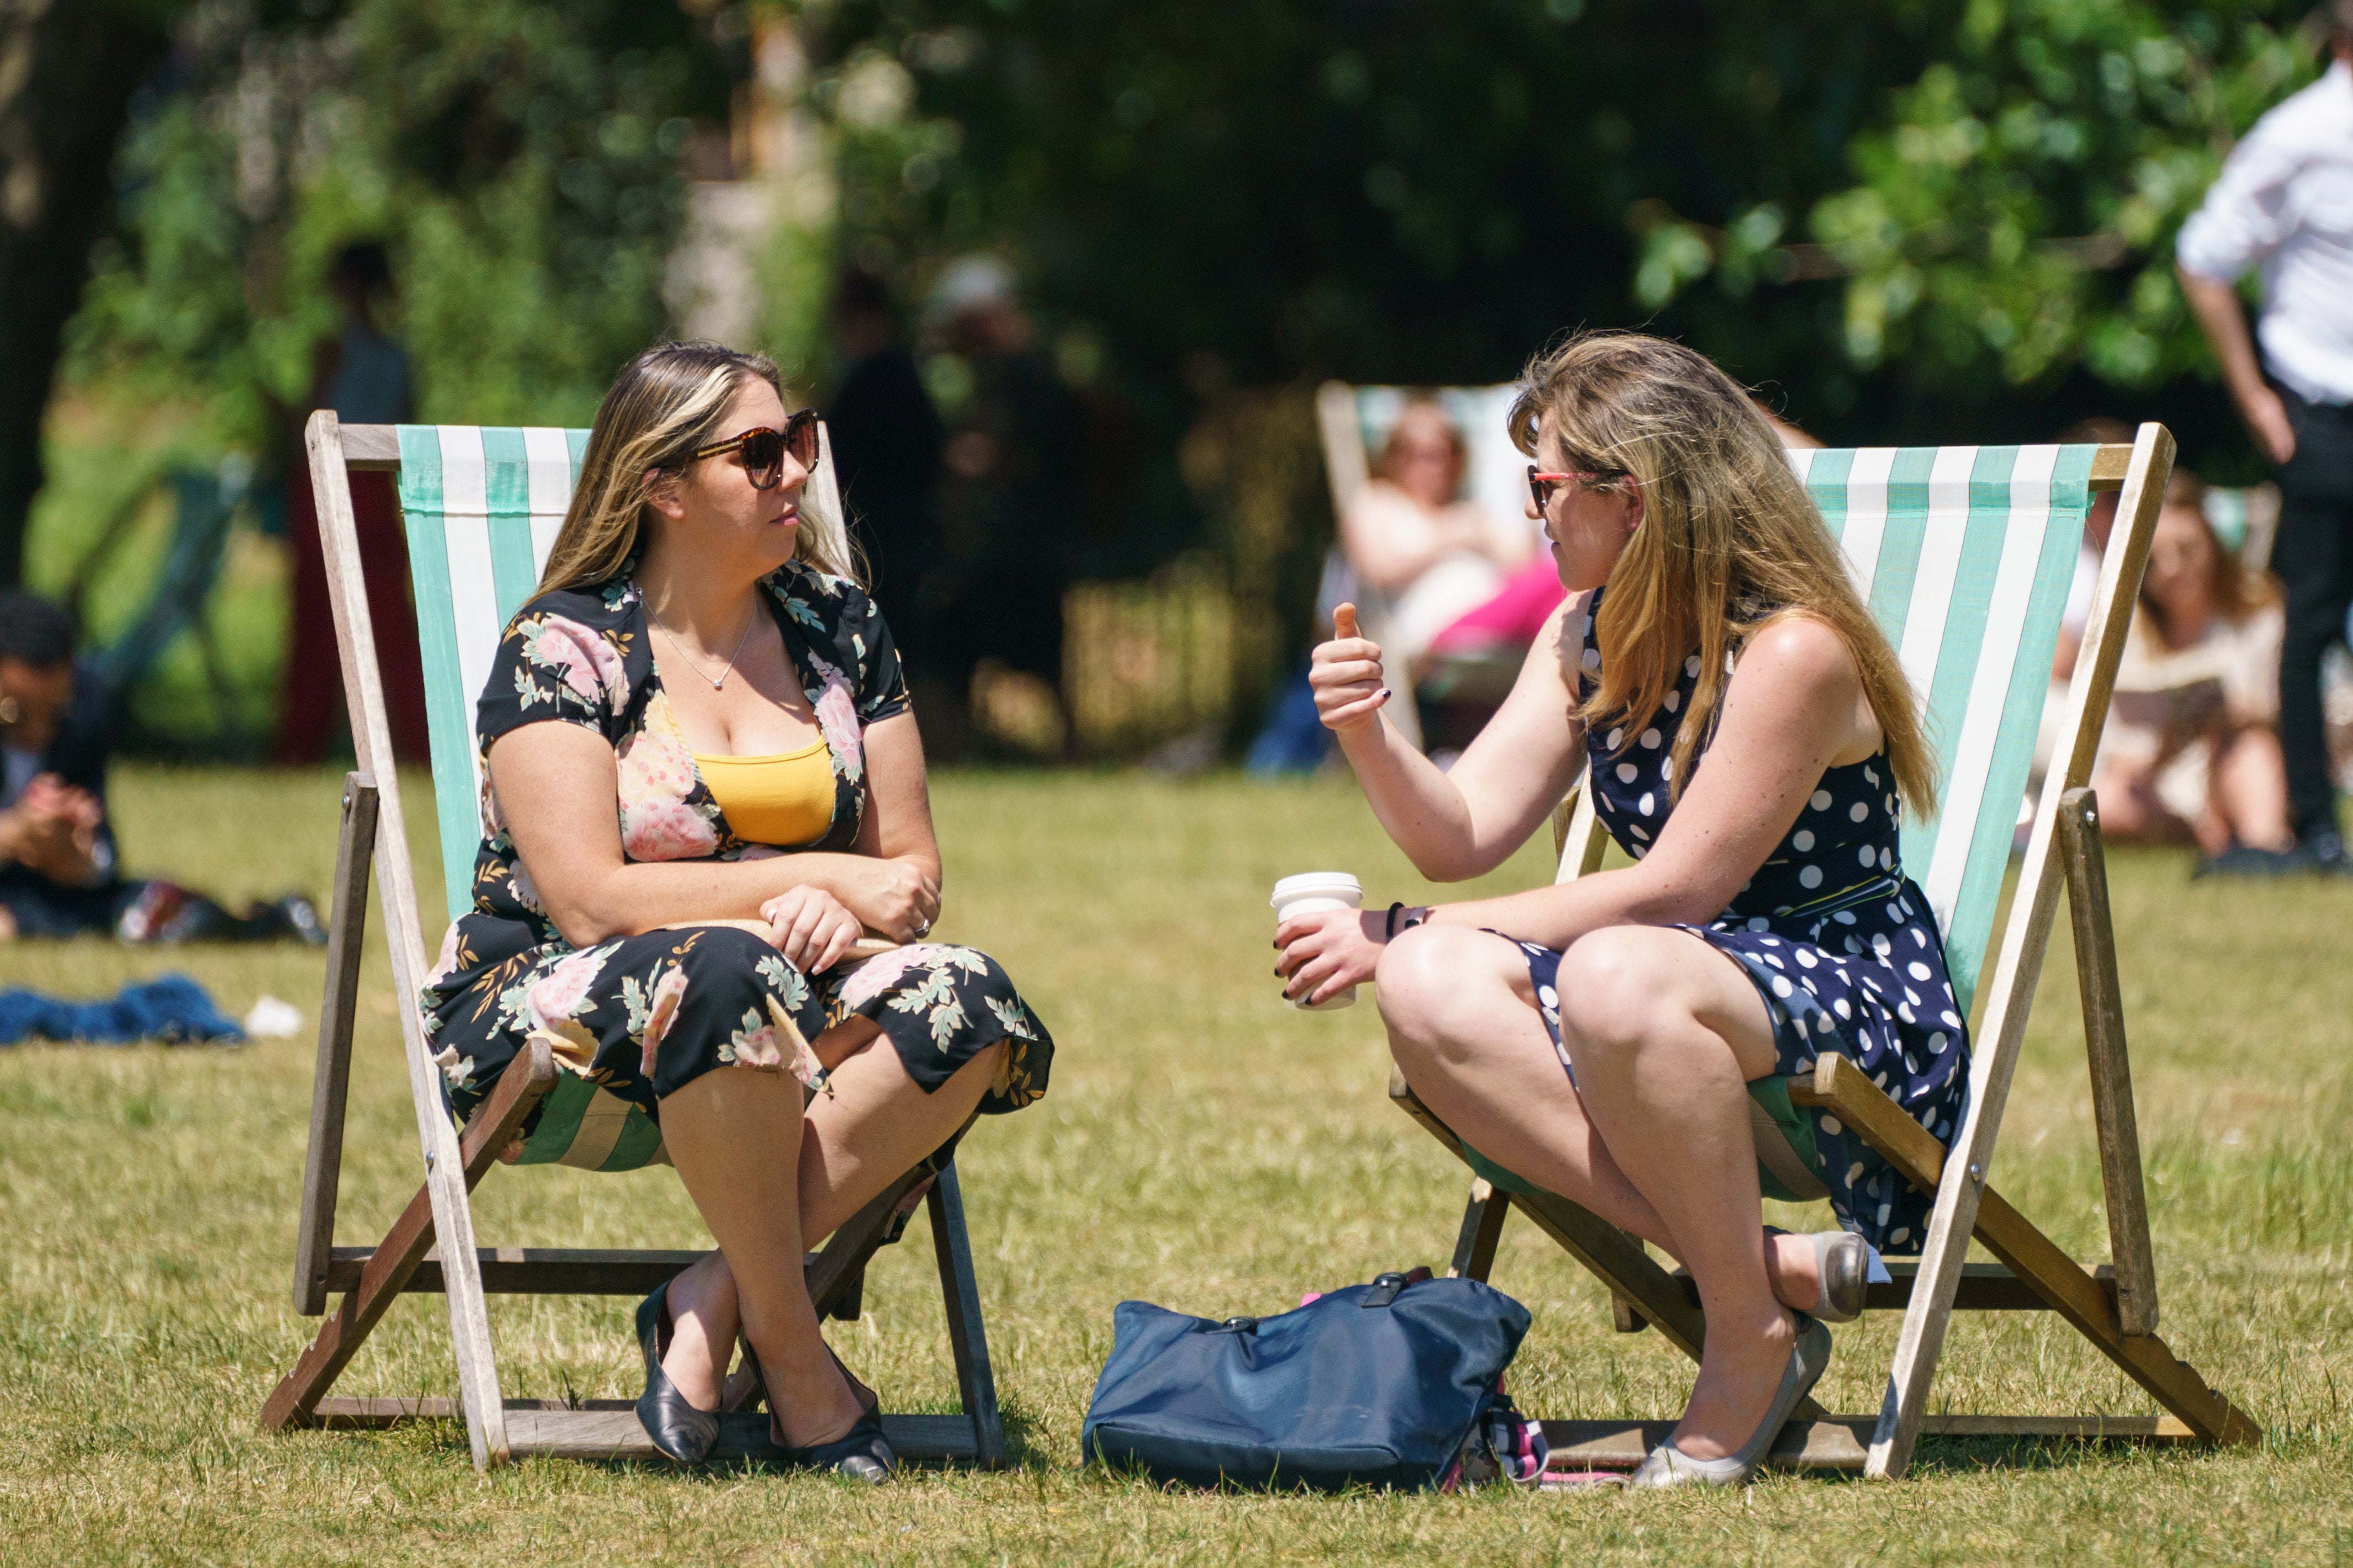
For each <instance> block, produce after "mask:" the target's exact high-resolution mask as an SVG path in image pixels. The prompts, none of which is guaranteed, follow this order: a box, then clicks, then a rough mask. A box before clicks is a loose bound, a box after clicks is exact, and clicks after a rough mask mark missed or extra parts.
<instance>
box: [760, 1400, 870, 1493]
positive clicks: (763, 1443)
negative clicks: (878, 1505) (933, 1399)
mask: <svg viewBox="0 0 2353 1568" xmlns="http://www.w3.org/2000/svg"><path fill="white" fill-rule="evenodd" d="M719 1421H720V1425H721V1426H722V1427H723V1436H724V1438H725V1442H724V1444H723V1447H724V1448H725V1450H726V1452H727V1453H728V1454H729V1455H730V1456H741V1457H742V1458H746V1459H757V1460H758V1461H760V1462H761V1463H762V1464H766V1465H776V1466H778V1467H780V1468H785V1469H791V1470H831V1471H832V1472H833V1473H834V1474H836V1475H838V1476H846V1477H848V1478H849V1479H851V1480H853V1481H863V1482H865V1483H866V1484H867V1485H868V1486H874V1487H879V1486H881V1484H882V1483H883V1482H884V1481H887V1480H889V1479H891V1478H892V1476H893V1475H895V1474H897V1473H898V1469H899V1456H898V1455H896V1454H894V1453H892V1451H891V1443H890V1439H888V1438H886V1437H884V1436H882V1417H881V1415H877V1414H876V1413H875V1412H873V1411H871V1410H869V1411H867V1412H866V1413H865V1414H864V1415H860V1417H859V1418H858V1419H857V1420H856V1421H855V1422H853V1423H852V1424H851V1426H850V1428H849V1431H847V1432H845V1433H843V1434H842V1435H841V1436H839V1437H836V1438H835V1439H834V1440H833V1441H832V1442H830V1443H814V1444H811V1445H810V1446H809V1447H806V1448H787V1447H785V1446H784V1445H783V1444H782V1443H779V1442H777V1441H776V1429H775V1427H774V1426H772V1425H771V1418H770V1417H769V1416H768V1415H766V1414H765V1412H762V1413H758V1414H754V1413H753V1412H751V1411H736V1410H731V1411H729V1412H727V1413H726V1414H725V1415H722V1416H721V1417H720V1418H719Z"/></svg>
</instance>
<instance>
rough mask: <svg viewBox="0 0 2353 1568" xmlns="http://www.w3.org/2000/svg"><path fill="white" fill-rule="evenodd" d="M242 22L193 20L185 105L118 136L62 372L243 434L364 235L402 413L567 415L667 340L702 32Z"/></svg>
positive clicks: (172, 105)
mask: <svg viewBox="0 0 2353 1568" xmlns="http://www.w3.org/2000/svg"><path fill="white" fill-rule="evenodd" d="M254 21H255V18H254V17H253V16H250V15H249V14H248V13H247V12H245V11H243V10H241V9H240V8H238V7H237V6H234V5H227V4H225V3H216V4H213V5H206V6H200V7H199V8H198V11H197V14H196V16H195V17H194V18H193V19H192V21H191V22H190V24H189V26H188V27H187V28H186V30H185V34H184V39H185V44H186V47H185V55H186V58H187V65H186V69H187V73H188V74H187V79H186V80H185V83H183V84H181V85H182V87H183V89H184V90H181V91H178V92H175V93H171V94H169V95H157V96H155V97H154V98H153V100H151V101H150V102H148V103H147V105H146V106H145V109H144V111H143V112H142V115H141V117H140V119H139V120H138V121H137V123H136V124H135V125H134V127H133V129H132V133H131V135H130V137H129V139H128V142H127V144H126V146H125V148H124V150H123V152H122V154H121V160H120V177H121V183H122V185H123V188H124V195H123V203H122V212H121V222H120V225H119V230H118V235H117V237H115V238H114V239H112V240H111V241H110V242H109V243H108V244H107V245H105V246H103V247H101V249H100V255H99V257H98V258H97V262H98V265H97V277H96V279H95V280H94V282H93V284H92V287H91V289H90V294H89V296H88V299H87V301H86V303H85V306H84V309H83V310H82V312H81V314H80V316H79V318H78V320H77V321H76V322H75V326H74V331H73V339H72V341H73V357H72V361H71V374H73V375H74V376H75V377H76V378H78V379H80V380H85V381H86V380H88V379H90V378H91V377H93V376H97V375H100V374H110V373H128V374H132V375H133V376H135V377H138V378H142V379H143V380H144V381H146V382H147V383H149V384H153V385H154V386H156V387H158V388H164V389H170V390H174V391H179V392H182V393H185V391H186V390H187V389H189V388H190V387H192V386H193V387H198V388H201V389H202V392H201V395H202V396H204V397H205V398H206V400H207V401H210V402H212V403H214V404H215V405H216V408H217V409H218V411H219V412H220V413H221V414H222V416H224V422H225V426H226V428H225V431H224V434H226V435H228V436H230V437H233V438H239V439H243V440H248V441H254V440H261V439H266V438H267V436H268V434H269V431H268V424H269V410H270V405H271V401H272V400H273V399H275V400H278V401H281V402H290V401H292V400H294V399H296V398H298V397H299V396H300V395H301V394H302V392H303V391H304V389H305V386H306V384H307V382H308V377H309V374H310V356H309V349H310V344H311V342H312V341H314V339H315V338H316V337H317V336H318V335H319V334H320V333H321V332H322V331H326V330H329V329H330V328H331V326H332V311H331V308H330V306H329V305H328V303H327V301H326V300H324V298H323V297H322V291H321V289H320V283H321V279H322V275H323V273H324V270H325V268H326V266H327V263H328V261H329V260H330V258H332V255H333V254H334V252H335V250H336V249H337V248H338V247H340V246H341V245H342V244H343V242H345V241H347V240H349V239H352V238H354V237H382V238H385V239H386V240H387V241H388V242H389V244H390V247H391V249H392V251H393V257H394V263H395V268H396V273H397V275H398V277H399V280H400V289H401V303H400V309H399V312H398V316H399V320H398V327H399V330H400V331H401V334H402V335H403V336H404V337H405V338H406V341H407V343H408V345H409V347H410V349H411V351H412V353H414V355H415V357H416V360H417V365H418V367H419V394H420V402H421V412H422V413H423V415H424V416H426V417H428V418H430V417H436V416H445V417H450V418H461V419H466V420H470V421H480V422H491V421H500V420H506V421H521V420H524V419H529V420H530V421H532V422H534V423H549V422H556V423H564V422H575V423H586V419H587V417H588V416H589V415H591V414H592V413H593V412H594V410H595V406H596V400H597V398H598V397H599V396H600V395H601V394H602V392H603V390H604V387H605V385H606V384H607V382H608V381H609V379H610V377H611V374H612V371H613V367H614V366H615V365H616V364H617V363H618V362H619V361H620V360H622V359H624V358H626V357H628V355H629V354H630V353H635V352H636V351H637V350H638V348H641V347H643V346H644V345H645V343H646V342H648V341H649V340H650V339H651V338H653V337H654V336H656V335H657V334H658V333H659V331H660V330H661V328H662V326H663V325H664V321H665V311H664V308H663V305H662V301H661V294H660V286H661V281H662V274H663V268H664V266H665V264H666V262H667V259H668V257H669V254H670V250H671V248H672V247H673V246H674V244H675V243H676V239H677V236H678V233H679V230H680V226H681V215H682V213H683V210H684V199H685V184H684V178H683V175H682V174H681V153H682V152H683V151H684V149H685V146H686V144H687V141H688V138H689V137H690V135H691V132H692V129H693V119H694V117H696V116H702V117H704V118H706V119H708V118H711V117H714V116H717V115H719V114H721V113H723V111H724V108H725V101H726V81H727V76H728V72H727V70H726V69H725V66H724V60H723V53H722V51H721V50H720V48H719V47H717V46H716V45H715V44H714V43H713V42H712V39H711V38H710V37H707V36H706V34H707V29H703V28H702V27H701V26H699V25H698V24H696V23H695V22H694V21H693V20H692V19H691V18H690V17H689V16H687V15H686V14H685V13H684V12H682V11H681V10H679V9H677V8H676V7H674V6H669V5H639V4H635V3H632V0H575V3H572V4H567V5H561V6H558V5H541V4H534V3H532V0H353V3H352V4H351V5H349V6H348V7H347V8H346V9H345V10H343V13H342V14H341V15H338V16H332V17H331V18H330V19H328V20H326V21H325V22H312V21H308V20H305V19H303V18H302V16H299V15H298V16H294V17H292V18H290V19H289V20H287V21H286V22H285V23H284V24H283V25H282V26H280V27H278V28H277V29H276V30H274V31H271V30H265V31H263V32H261V33H259V35H257V33H256V30H255V27H254V25H253V24H254Z"/></svg>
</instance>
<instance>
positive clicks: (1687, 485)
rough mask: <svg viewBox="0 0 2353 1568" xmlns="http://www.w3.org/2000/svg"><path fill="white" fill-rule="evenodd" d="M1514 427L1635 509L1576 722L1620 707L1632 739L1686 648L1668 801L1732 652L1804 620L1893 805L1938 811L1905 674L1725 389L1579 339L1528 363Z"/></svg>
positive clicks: (1599, 622)
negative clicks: (1776, 625) (1820, 643)
mask: <svg viewBox="0 0 2353 1568" xmlns="http://www.w3.org/2000/svg"><path fill="white" fill-rule="evenodd" d="M1510 418H1511V434H1512V439H1513V441H1514V444H1516V445H1517V446H1518V447H1519V448H1520V450H1522V451H1523V452H1525V453H1527V454H1528V455H1529V456H1530V457H1534V456H1535V451H1536V437H1537V435H1538V433H1539V431H1540V430H1541V431H1544V432H1548V433H1550V435H1551V436H1552V437H1553V439H1554V440H1555V441H1556V442H1557V443H1558V445H1559V447H1560V449H1561V452H1562V454H1563V456H1564V457H1565V458H1566V459H1567V467H1568V468H1571V469H1575V470H1583V471H1588V472H1598V473H1601V474H1604V475H1606V476H1608V477H1607V478H1606V479H1602V480H1599V481H1595V482H1594V488H1595V489H1603V490H1609V491H1615V492H1617V493H1620V494H1635V495H1639V496H1640V497H1641V504H1642V515H1641V526H1640V527H1639V528H1637V529H1635V530H1634V532H1633V536H1632V537H1631V538H1630V539H1629V540H1628V541H1627V542H1626V550H1625V552H1624V553H1623V554H1621V555H1620V556H1619V558H1618V563H1617V565H1616V566H1615V567H1613V568H1612V569H1611V571H1610V574H1609V593H1608V594H1606V595H1604V596H1603V598H1602V603H1601V610H1600V613H1599V616H1596V617H1595V620H1594V640H1595V642H1596V644H1597V646H1598V647H1599V650H1600V654H1601V673H1600V678H1599V681H1598V682H1597V683H1596V686H1595V689H1594V692H1593V695H1592V696H1591V697H1590V698H1589V699H1588V700H1586V701H1585V702H1584V703H1583V704H1582V705H1581V706H1580V707H1579V708H1578V709H1577V718H1578V719H1579V720H1581V721H1584V722H1586V723H1588V724H1590V723H1592V722H1595V721H1598V720H1603V719H1614V718H1615V717H1616V716H1618V715H1620V714H1623V715H1626V716H1627V719H1626V724H1627V728H1628V729H1630V730H1640V729H1642V728H1645V727H1647V726H1648V725H1649V723H1650V721H1651V717H1652V716H1653V715H1654V714H1656V713H1657V712H1658V710H1659V709H1660V707H1661V705H1662V703H1663V702H1664V701H1665V700H1666V697H1667V694H1668V692H1669V691H1671V690H1672V689H1673V688H1674V684H1675V678H1676V675H1677V673H1678V667H1679V666H1680V665H1682V663H1683V660H1684V659H1685V658H1689V657H1690V656H1691V655H1692V654H1694V653H1696V654H1697V655H1698V656H1699V677H1698V685H1697V687H1696V689H1694V691H1693V693H1692V700H1691V707H1690V709H1689V710H1687V711H1686V712H1685V713H1684V714H1683V722H1682V725H1681V726H1680V728H1679V730H1678V732H1677V733H1676V736H1675V743H1674V751H1673V764H1674V765H1673V772H1672V778H1671V780H1670V784H1669V798H1671V799H1672V798H1673V797H1675V796H1677V795H1681V794H1682V793H1683V786H1684V785H1685V784H1687V783H1688V782H1689V781H1690V778H1691V772H1692V768H1693V766H1694V762H1695V759H1696V757H1697V755H1698V752H1699V749H1700V747H1701V745H1702V744H1703V743H1704V742H1705V740H1706V739H1707V737H1708V735H1709V733H1710V732H1711V731H1713V730H1714V729H1715V719H1716V713H1717V709H1718V707H1719V706H1720V704H1721V703H1722V702H1723V700H1724V691H1725V684H1726V681H1727V679H1729V665H1730V662H1731V661H1730V658H1729V654H1730V650H1731V649H1732V648H1733V647H1735V646H1736V645H1738V644H1740V643H1743V642H1746V640H1747V639H1749V638H1751V637H1755V636H1756V635H1757V633H1758V632H1759V631H1761V630H1762V629H1764V628H1765V627H1766V626H1769V625H1771V624H1772V623H1773V622H1775V621H1778V620H1779V619H1781V618H1783V617H1785V616H1807V617H1809V618H1810V619H1812V620H1815V621H1818V622H1820V624H1821V625H1823V626H1828V627H1829V628H1830V629H1831V631H1832V632H1834V633H1836V634H1837V635H1838V637H1839V640H1840V641H1841V642H1843V643H1844V644H1845V645H1846V648H1847V653H1848V656H1849V657H1850V658H1852V659H1853V660H1854V667H1855V673H1856V675H1857V676H1858V677H1860V679H1862V689H1863V694H1864V696H1865V697H1866V698H1867V699H1869V700H1870V702H1871V710H1872V712H1873V715H1874V716H1875V717H1876V718H1877V719H1878V721H1879V727H1880V730H1881V731H1882V732H1883V734H1884V735H1885V737H1886V750H1887V762H1888V766H1889V768H1890V769H1891V770H1892V771H1893V772H1894V775H1895V787H1896V790H1897V793H1898V794H1899V795H1901V796H1902V797H1903V799H1904V801H1905V805H1908V806H1910V807H1911V808H1912V810H1913V811H1914V812H1915V814H1917V815H1919V816H1926V815H1928V814H1929V813H1931V812H1933V811H1934V810H1935V809H1936V761H1935V758H1934V757H1933V756H1932V755H1931V753H1930V752H1929V749H1928V743H1927V741H1926V737H1925V736H1924V735H1923V733H1922V730H1921V722H1920V717H1919V713H1918V710H1916V709H1915V708H1914V706H1913V702H1912V690H1911V686H1910V683H1909V682H1907V681H1906V680H1905V679H1904V667H1903V666H1902V665H1901V664H1900V663H1898V662H1897V661H1896V658H1895V650H1894V648H1893V647H1890V646H1889V645H1888V641H1887V637H1886V635H1885V634H1884V633H1883V632H1882V631H1881V630H1880V629H1879V624H1878V623H1877V622H1876V621H1874V620H1873V619H1872V618H1871V612H1870V610H1869V609H1868V608H1867V607H1865V605H1864V604H1863V602H1862V597H1861V596H1860V595H1857V594H1856V593H1855V591H1854V585H1853V584H1852V581H1851V580H1850V579H1849V578H1848V576H1847V574H1846V563H1845V562H1844V560H1843V559H1842V558H1841V556H1840V554H1839V548H1838V542H1837V541H1836V540H1834V539H1832V538H1831V532H1830V530H1829V529H1828V528H1827V527H1825V526H1824V525H1823V522H1822V518H1821V513H1820V511H1818V510H1816V509H1815V507H1814V503H1813V499H1812V498H1811V497H1810V496H1809V495H1807V494H1806V488H1805V486H1803V485H1802V484H1800V483H1799V482H1798V477H1797V475H1796V474H1795V473H1794V472H1792V471H1791V469H1790V468H1789V460H1788V456H1787V455H1786V454H1785V453H1784V452H1783V450H1782V448H1781V446H1780V443H1779V442H1778V441H1777V440H1776V439H1775V438H1774V436H1773V432H1772V429H1771V427H1770V426H1767V424H1766V422H1765V416H1763V415H1762V414H1761V413H1759V412H1758V411H1757V405H1755V404H1754V403H1753V402H1751V401H1750V399H1749V396H1748V394H1747V393H1746V391H1745V390H1744V389H1743V388H1742V387H1741V386H1740V384H1738V383H1736V382H1735V381H1734V380H1733V379H1732V378H1731V377H1730V376H1728V375H1726V374H1725V373H1724V372H1723V371H1722V370H1720V369H1718V368H1717V367H1716V366H1715V363H1714V362H1712V361H1710V360H1709V359H1708V358H1707V357H1706V356H1705V355H1704V354H1699V353H1694V352H1693V351H1692V350H1690V349H1687V348H1684V347H1683V345H1682V344H1680V343H1671V342H1664V341H1662V340H1661V339H1658V338H1652V337H1645V336H1643V335H1641V334H1640V333H1636V332H1579V333H1577V334H1575V335H1574V336H1572V337H1570V338H1568V339H1567V341H1566V342H1562V343H1560V344H1559V345H1558V346H1556V347H1555V348H1552V349H1549V350H1547V351H1546V352H1545V353H1540V354H1538V355H1537V356H1536V357H1535V359H1534V360H1532V361H1530V362H1529V364H1528V368H1527V371H1526V373H1525V376H1524V378H1523V384H1522V386H1521V389H1520V395H1519V398H1518V400H1517V401H1516V402H1514V404H1513V405H1512V412H1511V416H1510Z"/></svg>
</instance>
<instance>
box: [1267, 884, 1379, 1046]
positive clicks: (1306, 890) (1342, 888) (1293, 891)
mask: <svg viewBox="0 0 2353 1568" xmlns="http://www.w3.org/2000/svg"><path fill="white" fill-rule="evenodd" d="M1268 901H1269V902H1271V903H1272V904H1273V905H1274V923H1275V926H1276V927H1277V929H1280V928H1281V927H1282V925H1283V924H1284V923H1285V922H1287V921H1293V920H1295V919H1297V918H1298V917H1299V916H1301V915H1314V914H1322V913H1323V912H1324V910H1360V909H1363V908H1364V907H1365V888H1364V884H1363V883H1361V882H1359V881H1357V880H1356V878H1354V877H1352V876H1350V875H1348V873H1347V872H1345V871H1303V872H1301V873H1300V874H1299V875H1298V876H1296V877H1285V878H1284V879H1282V881H1280V882H1277V883H1276V884H1275V885H1274V897H1273V898H1272V899H1271V900H1268ZM1292 1005H1293V1006H1294V1007H1297V1008H1299V1009H1301V1010H1302V1011H1304V1012H1309V1013H1323V1012H1328V1011H1329V1010H1330V1009H1332V1008H1334V1007H1353V1006H1355V1005H1356V987H1355V986H1353V985H1351V986H1349V987H1348V988H1347V989H1346V990H1345V991H1343V992H1340V993H1338V994H1335V995H1332V996H1327V997H1325V998H1324V1000H1323V1001H1321V1002H1317V1003H1314V1004H1312V1005H1311V1004H1309V1003H1308V1002H1307V1001H1306V1000H1304V999H1301V1000H1299V1001H1295V1002H1293V1003H1292Z"/></svg>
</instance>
